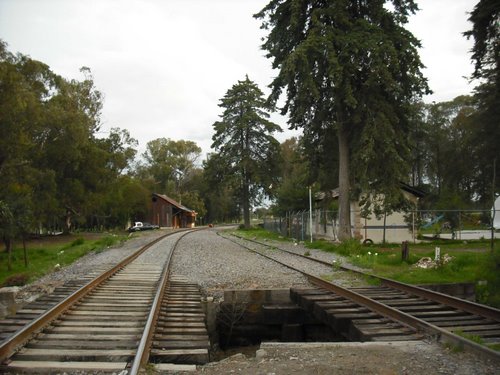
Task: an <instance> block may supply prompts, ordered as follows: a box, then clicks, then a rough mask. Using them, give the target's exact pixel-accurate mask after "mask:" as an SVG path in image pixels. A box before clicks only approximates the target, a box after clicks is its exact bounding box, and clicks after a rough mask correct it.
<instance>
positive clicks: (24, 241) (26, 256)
mask: <svg viewBox="0 0 500 375" xmlns="http://www.w3.org/2000/svg"><path fill="white" fill-rule="evenodd" d="M23 252H24V267H26V268H28V251H27V250H26V238H25V237H24V235H23Z"/></svg>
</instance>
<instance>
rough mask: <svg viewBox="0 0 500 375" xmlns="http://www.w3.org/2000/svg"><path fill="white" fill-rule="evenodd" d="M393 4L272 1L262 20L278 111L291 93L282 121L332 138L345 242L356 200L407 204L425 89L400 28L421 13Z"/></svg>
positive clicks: (412, 45)
mask: <svg viewBox="0 0 500 375" xmlns="http://www.w3.org/2000/svg"><path fill="white" fill-rule="evenodd" d="M391 3H392V6H391V7H389V6H386V1H383V0H375V1H373V0H371V1H367V0H363V1H354V0H335V1H317V0H314V1H313V0H272V1H271V2H270V3H269V4H268V5H267V6H266V7H265V8H264V9H263V10H262V11H261V12H260V13H258V14H256V15H255V17H257V18H259V19H262V20H263V24H262V28H263V29H266V30H269V34H268V36H267V38H266V39H265V41H264V44H263V46H262V47H263V49H264V50H266V51H267V52H268V54H267V56H268V57H269V58H272V59H273V68H275V69H278V75H277V77H276V78H275V79H274V80H273V82H272V84H271V88H272V93H271V96H270V102H271V104H274V103H276V102H277V101H278V99H279V97H280V95H281V94H282V92H283V89H286V102H285V105H284V107H283V108H282V113H283V114H286V113H288V114H289V125H290V126H291V127H292V128H303V129H304V132H305V134H311V133H312V134H321V133H322V132H324V130H325V129H334V130H335V133H336V139H337V141H338V156H339V158H338V159H339V170H338V173H339V189H340V198H339V209H340V217H339V219H340V220H339V223H340V231H339V238H341V239H346V238H349V237H350V236H351V231H350V228H351V224H350V199H351V198H352V196H351V194H352V193H358V194H359V192H360V191H363V192H364V193H367V195H366V196H367V197H374V196H377V194H379V193H382V194H384V196H385V199H386V201H388V200H393V201H397V200H398V199H399V198H400V190H399V181H401V180H403V181H404V180H406V179H407V177H408V176H409V170H408V165H409V164H408V162H407V161H408V159H409V154H410V152H409V146H408V143H407V132H408V127H409V117H410V112H411V106H410V103H411V102H412V101H414V100H415V98H416V97H419V96H420V95H422V94H423V93H425V92H427V90H428V88H427V83H426V80H425V79H424V78H423V76H422V74H421V72H420V69H421V68H422V64H421V62H420V58H419V56H418V53H417V48H418V47H419V45H420V44H419V42H418V40H417V39H415V37H414V36H413V35H412V34H411V33H410V32H408V31H407V30H406V29H404V27H403V25H404V24H405V23H407V21H408V15H409V14H410V13H414V12H415V11H416V10H417V6H416V4H415V3H414V1H411V0H403V1H399V0H398V1H396V0H394V1H391ZM324 149H325V151H327V150H329V149H335V147H333V145H332V146H330V147H328V146H325V147H324ZM371 203H373V202H369V201H367V202H366V206H367V207H369V206H370V204H371ZM385 203H386V204H387V203H389V202H385ZM391 205H393V204H392V203H391Z"/></svg>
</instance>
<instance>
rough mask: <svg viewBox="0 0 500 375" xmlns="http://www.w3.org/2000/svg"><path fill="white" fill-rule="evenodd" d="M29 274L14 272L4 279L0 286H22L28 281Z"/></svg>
mask: <svg viewBox="0 0 500 375" xmlns="http://www.w3.org/2000/svg"><path fill="white" fill-rule="evenodd" d="M28 279H29V276H28V275H27V274H25V273H16V274H15V275H12V276H9V277H7V278H6V279H5V281H4V283H3V284H2V287H4V286H23V285H26V284H27V283H28Z"/></svg>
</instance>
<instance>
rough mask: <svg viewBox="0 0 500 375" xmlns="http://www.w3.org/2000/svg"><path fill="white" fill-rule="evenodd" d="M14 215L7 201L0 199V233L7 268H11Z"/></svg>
mask: <svg viewBox="0 0 500 375" xmlns="http://www.w3.org/2000/svg"><path fill="white" fill-rule="evenodd" d="M15 230H16V228H15V223H14V215H13V214H12V211H11V209H10V207H9V206H8V205H7V203H5V202H3V201H0V235H1V236H2V241H3V243H4V245H5V251H6V252H7V254H8V256H7V269H8V270H9V271H10V270H12V239H13V238H14V237H15Z"/></svg>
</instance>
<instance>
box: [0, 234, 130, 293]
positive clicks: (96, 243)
mask: <svg viewBox="0 0 500 375" xmlns="http://www.w3.org/2000/svg"><path fill="white" fill-rule="evenodd" d="M125 238H126V237H124V236H116V235H108V236H105V237H102V238H99V239H96V240H85V239H83V238H81V237H79V238H76V239H73V238H72V237H68V238H67V241H58V243H53V244H51V243H41V244H40V243H36V242H34V243H28V244H27V252H28V267H25V266H24V256H23V249H22V246H14V248H13V250H12V270H11V271H8V270H7V253H6V252H5V251H2V252H0V265H1V266H0V286H12V285H17V286H22V285H25V284H27V283H29V282H31V281H33V280H35V279H37V278H39V277H41V276H43V275H45V274H47V273H49V272H51V271H53V270H55V269H56V268H58V267H63V266H66V265H68V264H71V263H73V262H74V261H75V260H77V259H78V258H80V257H82V256H84V255H85V254H87V253H89V252H92V251H102V250H104V249H105V248H107V247H109V246H112V245H114V244H116V243H119V242H123V241H124V240H125Z"/></svg>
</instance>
